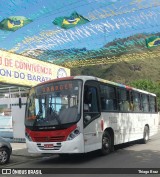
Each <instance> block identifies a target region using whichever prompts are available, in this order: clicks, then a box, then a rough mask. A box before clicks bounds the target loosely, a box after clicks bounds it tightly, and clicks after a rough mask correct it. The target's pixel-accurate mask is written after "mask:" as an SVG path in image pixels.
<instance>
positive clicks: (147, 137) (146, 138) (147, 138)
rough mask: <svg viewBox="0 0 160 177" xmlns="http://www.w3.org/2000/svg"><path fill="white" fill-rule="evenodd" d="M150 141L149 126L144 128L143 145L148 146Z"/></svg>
mask: <svg viewBox="0 0 160 177" xmlns="http://www.w3.org/2000/svg"><path fill="white" fill-rule="evenodd" d="M148 141H149V128H148V126H145V127H144V132H143V139H142V143H143V144H146V143H147V142H148Z"/></svg>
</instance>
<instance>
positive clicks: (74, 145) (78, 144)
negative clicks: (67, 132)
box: [26, 134, 84, 154]
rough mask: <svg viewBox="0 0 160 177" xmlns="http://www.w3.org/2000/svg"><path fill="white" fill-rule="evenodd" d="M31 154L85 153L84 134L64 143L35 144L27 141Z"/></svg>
mask: <svg viewBox="0 0 160 177" xmlns="http://www.w3.org/2000/svg"><path fill="white" fill-rule="evenodd" d="M26 145H27V149H28V152H29V153H55V154H60V153H68V154H74V153H84V141H83V134H79V135H78V136H77V137H75V138H74V139H72V140H68V141H63V142H33V141H29V140H28V139H26Z"/></svg>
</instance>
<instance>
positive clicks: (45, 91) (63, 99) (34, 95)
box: [25, 80, 82, 129]
mask: <svg viewBox="0 0 160 177" xmlns="http://www.w3.org/2000/svg"><path fill="white" fill-rule="evenodd" d="M81 87H82V81H80V80H68V81H57V82H52V83H48V84H42V85H39V86H36V87H33V88H32V89H31V90H30V93H29V97H28V100H27V107H26V116H25V125H26V126H29V127H34V128H35V127H36V128H38V129H45V128H46V129H47V128H48V129H49V128H55V127H60V126H62V125H66V124H71V123H75V122H77V121H78V120H79V119H80V102H81V100H80V99H81Z"/></svg>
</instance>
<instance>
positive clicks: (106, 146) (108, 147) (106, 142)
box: [101, 131, 112, 155]
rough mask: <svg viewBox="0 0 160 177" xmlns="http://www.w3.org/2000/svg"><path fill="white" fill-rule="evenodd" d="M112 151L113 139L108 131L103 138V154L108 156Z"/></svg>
mask: <svg viewBox="0 0 160 177" xmlns="http://www.w3.org/2000/svg"><path fill="white" fill-rule="evenodd" d="M111 151H112V138H111V136H110V134H109V133H108V132H107V131H106V132H104V133H103V136H102V149H101V154H102V155H107V154H109V153H110V152H111Z"/></svg>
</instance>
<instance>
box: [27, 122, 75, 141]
mask: <svg viewBox="0 0 160 177" xmlns="http://www.w3.org/2000/svg"><path fill="white" fill-rule="evenodd" d="M76 128H77V125H76V124H75V125H72V126H71V127H69V128H66V129H63V130H48V131H44V130H43V131H32V130H30V129H28V128H26V133H27V134H28V135H29V136H30V137H31V139H32V141H34V142H62V141H66V139H67V137H68V135H69V134H70V133H71V132H72V131H73V130H75V129H76Z"/></svg>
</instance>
